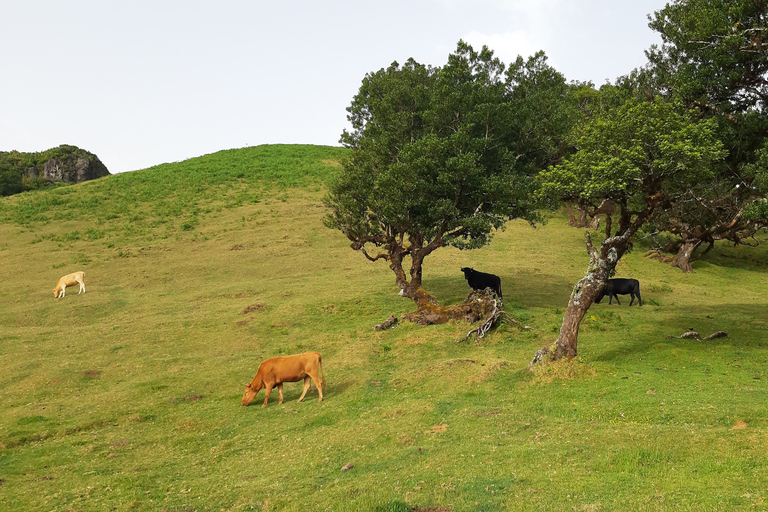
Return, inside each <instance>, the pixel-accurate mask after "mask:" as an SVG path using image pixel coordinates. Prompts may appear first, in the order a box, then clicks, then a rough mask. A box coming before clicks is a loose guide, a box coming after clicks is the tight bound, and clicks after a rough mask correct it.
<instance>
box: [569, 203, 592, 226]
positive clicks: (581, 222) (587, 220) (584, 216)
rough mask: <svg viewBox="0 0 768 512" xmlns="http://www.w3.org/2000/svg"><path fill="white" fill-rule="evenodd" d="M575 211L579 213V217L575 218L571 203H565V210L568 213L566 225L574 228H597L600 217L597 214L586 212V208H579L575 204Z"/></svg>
mask: <svg viewBox="0 0 768 512" xmlns="http://www.w3.org/2000/svg"><path fill="white" fill-rule="evenodd" d="M575 209H576V211H577V212H578V214H579V218H578V219H577V218H576V214H575V213H574V211H573V210H574V208H573V207H571V205H569V204H567V203H566V205H565V211H566V213H567V214H568V225H569V226H571V227H574V228H586V227H588V228H590V229H597V228H598V226H599V225H600V219H599V218H598V217H597V216H592V215H590V214H589V212H587V210H585V209H583V208H581V207H580V206H578V205H576V206H575Z"/></svg>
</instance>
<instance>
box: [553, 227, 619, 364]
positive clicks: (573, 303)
mask: <svg viewBox="0 0 768 512" xmlns="http://www.w3.org/2000/svg"><path fill="white" fill-rule="evenodd" d="M628 247H629V236H628V235H627V234H624V235H622V236H614V237H611V238H607V239H606V240H604V241H603V243H602V244H601V246H600V250H599V251H598V250H597V249H596V248H595V247H594V246H593V245H592V238H591V237H590V235H589V231H587V253H589V267H588V268H587V272H586V275H585V276H584V277H583V278H582V279H581V280H580V281H579V282H578V283H576V286H574V288H573V291H572V292H571V298H570V300H569V301H568V307H567V308H566V310H565V314H564V315H563V323H562V325H561V326H560V335H559V336H558V338H557V343H556V346H555V351H554V359H562V358H568V359H571V358H574V357H576V355H577V342H578V337H579V325H580V324H581V321H582V319H583V318H584V315H585V314H586V313H587V310H588V309H589V307H590V306H591V305H592V303H593V302H594V301H595V299H597V297H598V296H599V295H600V292H602V291H603V289H604V288H605V284H606V282H607V281H608V276H610V275H611V272H612V271H613V269H614V268H616V263H617V262H618V261H619V258H621V256H623V255H624V253H625V252H626V251H627V248H628Z"/></svg>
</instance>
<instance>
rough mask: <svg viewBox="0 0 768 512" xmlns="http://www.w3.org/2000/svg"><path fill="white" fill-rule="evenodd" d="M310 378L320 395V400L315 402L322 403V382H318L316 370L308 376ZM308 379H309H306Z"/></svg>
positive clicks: (318, 376)
mask: <svg viewBox="0 0 768 512" xmlns="http://www.w3.org/2000/svg"><path fill="white" fill-rule="evenodd" d="M309 375H310V376H311V377H312V380H314V381H315V386H317V392H318V394H319V395H320V398H319V399H318V400H317V401H318V402H322V401H323V382H322V381H321V380H320V375H319V374H318V373H317V370H315V371H314V372H313V373H310V374H309ZM307 379H309V377H307Z"/></svg>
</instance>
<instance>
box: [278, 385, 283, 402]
mask: <svg viewBox="0 0 768 512" xmlns="http://www.w3.org/2000/svg"><path fill="white" fill-rule="evenodd" d="M277 391H278V392H279V393H280V402H279V404H278V405H283V383H282V382H281V383H280V384H278V385H277Z"/></svg>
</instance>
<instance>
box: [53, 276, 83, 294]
mask: <svg viewBox="0 0 768 512" xmlns="http://www.w3.org/2000/svg"><path fill="white" fill-rule="evenodd" d="M84 276H85V272H72V273H71V274H67V275H65V276H64V277H62V278H61V279H59V282H58V283H56V288H54V289H53V296H54V297H56V298H57V299H60V298H62V297H63V296H64V292H65V291H66V289H67V286H75V285H76V284H80V291H79V292H77V294H78V295H80V294H81V293H85V281H84Z"/></svg>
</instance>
